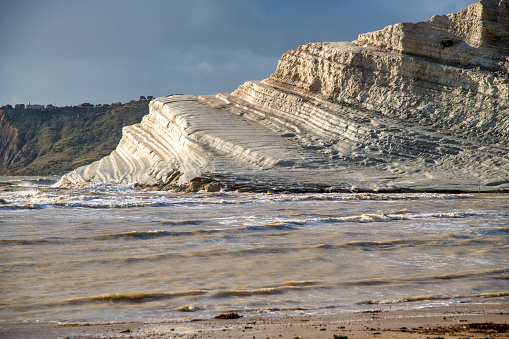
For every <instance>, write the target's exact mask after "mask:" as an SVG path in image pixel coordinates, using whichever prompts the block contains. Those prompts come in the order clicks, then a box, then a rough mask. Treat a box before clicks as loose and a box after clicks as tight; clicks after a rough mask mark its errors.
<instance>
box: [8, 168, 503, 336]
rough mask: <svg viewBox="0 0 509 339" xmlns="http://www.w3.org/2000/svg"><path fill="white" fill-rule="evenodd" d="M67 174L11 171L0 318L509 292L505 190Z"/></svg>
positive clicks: (284, 308) (257, 309)
mask: <svg viewBox="0 0 509 339" xmlns="http://www.w3.org/2000/svg"><path fill="white" fill-rule="evenodd" d="M57 181H58V178H55V177H45V178H43V177H41V178H39V177H0V329H1V327H2V326H7V325H8V326H12V325H19V326H24V324H33V323H48V324H55V323H56V324H67V323H72V324H76V323H78V324H81V323H86V324H89V323H105V322H111V323H114V322H124V321H153V322H157V321H169V320H178V319H208V318H212V317H214V316H217V315H220V314H224V313H227V312H237V313H239V314H241V315H242V316H244V317H250V316H252V317H255V316H259V315H260V314H264V315H267V316H275V317H277V316H283V315H288V314H295V315H297V314H329V313H334V312H335V313H338V312H339V313H340V312H351V311H366V310H373V311H376V310H385V309H392V310H397V309H402V310H405V309H419V308H430V307H437V306H444V305H451V304H455V303H468V302H479V301H481V302H483V303H489V302H495V300H497V302H499V301H500V300H501V299H502V300H505V302H507V300H508V299H509V195H508V194H488V193H485V194H432V193H412V194H410V193H408V194H368V193H363V194H359V193H330V194H317V193H309V194H305V193H300V194H273V193H271V192H270V191H267V192H266V193H238V192H217V193H205V192H203V193H175V192H168V191H143V190H139V189H137V188H136V187H135V186H134V185H115V184H107V183H102V184H90V185H85V186H79V187H67V188H59V187H56V186H55V184H56V183H57Z"/></svg>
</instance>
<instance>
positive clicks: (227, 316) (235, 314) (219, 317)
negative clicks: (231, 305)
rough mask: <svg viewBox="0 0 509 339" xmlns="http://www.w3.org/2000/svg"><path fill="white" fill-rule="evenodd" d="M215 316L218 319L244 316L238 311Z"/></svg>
mask: <svg viewBox="0 0 509 339" xmlns="http://www.w3.org/2000/svg"><path fill="white" fill-rule="evenodd" d="M214 318H216V319H238V318H242V316H241V315H239V314H238V313H236V312H230V313H222V314H220V315H218V316H216V317H214Z"/></svg>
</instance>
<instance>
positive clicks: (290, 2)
mask: <svg viewBox="0 0 509 339" xmlns="http://www.w3.org/2000/svg"><path fill="white" fill-rule="evenodd" d="M475 2H476V1H475V0H144V1H141V0H140V1H138V0H136V1H135V0H86V1H83V0H0V105H5V104H11V105H14V104H17V103H25V104H26V103H28V102H31V103H32V104H33V103H37V104H56V105H58V106H63V105H77V104H80V103H83V102H90V103H94V104H98V103H111V102H118V101H121V102H127V101H129V100H131V99H138V98H139V97H140V96H141V95H144V96H147V95H152V96H154V97H158V96H162V95H169V94H176V93H185V94H215V93H219V92H231V91H233V90H235V88H237V87H238V86H239V85H240V84H242V83H243V82H244V81H246V80H261V79H264V78H267V77H268V76H270V75H271V74H272V73H273V72H274V71H275V69H276V66H277V61H278V59H279V58H280V57H281V55H282V54H283V53H284V52H285V51H287V50H289V49H292V48H296V47H298V46H299V45H302V44H306V43H308V42H314V41H352V40H355V39H356V38H357V35H358V34H360V33H364V32H369V31H374V30H378V29H382V28H383V27H385V26H387V25H391V24H394V23H398V22H404V21H411V22H414V21H422V20H428V19H429V18H430V17H431V16H432V15H434V14H447V13H455V12H458V11H460V10H461V9H463V8H465V7H467V6H468V5H471V4H473V3H475Z"/></svg>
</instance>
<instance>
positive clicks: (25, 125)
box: [0, 97, 149, 175]
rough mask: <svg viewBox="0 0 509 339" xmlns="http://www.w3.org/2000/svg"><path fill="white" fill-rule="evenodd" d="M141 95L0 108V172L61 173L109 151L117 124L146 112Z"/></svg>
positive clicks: (119, 132) (136, 119) (116, 134)
mask: <svg viewBox="0 0 509 339" xmlns="http://www.w3.org/2000/svg"><path fill="white" fill-rule="evenodd" d="M148 103H149V101H148V100H147V99H146V98H145V97H140V100H138V101H135V100H132V101H130V102H129V103H125V104H121V103H115V104H111V105H97V106H94V105H92V104H89V103H85V104H81V105H79V106H71V107H51V106H50V107H47V108H44V109H25V108H22V107H20V106H18V105H17V106H16V107H17V108H12V106H10V105H7V106H3V107H2V110H0V134H2V133H1V131H2V129H1V127H3V128H4V129H3V130H4V131H14V132H13V133H9V135H10V136H11V137H10V138H9V137H8V136H7V134H8V133H7V132H4V136H1V135H0V175H62V174H65V173H67V172H69V171H72V170H73V169H75V168H77V167H79V166H82V165H86V164H89V163H91V162H93V161H95V160H99V159H101V158H102V157H104V156H106V155H108V154H110V153H111V151H113V150H114V149H115V148H116V146H117V144H118V143H119V141H120V139H121V136H122V127H124V126H128V125H132V124H135V123H138V122H140V121H141V119H142V117H143V116H144V115H146V114H148Z"/></svg>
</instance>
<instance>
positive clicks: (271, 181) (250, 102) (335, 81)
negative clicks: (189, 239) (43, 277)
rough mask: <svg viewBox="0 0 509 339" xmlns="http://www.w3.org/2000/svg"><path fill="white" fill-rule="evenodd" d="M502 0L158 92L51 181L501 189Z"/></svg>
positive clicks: (507, 129) (506, 45) (508, 7)
mask: <svg viewBox="0 0 509 339" xmlns="http://www.w3.org/2000/svg"><path fill="white" fill-rule="evenodd" d="M508 69H509V0H503V1H499V0H483V1H481V2H479V3H476V4H474V5H472V6H470V7H468V8H467V9H465V10H463V11H461V12H460V13H457V14H451V15H442V16H435V17H433V18H432V19H431V20H429V21H426V22H419V23H402V24H397V25H394V26H388V27H386V28H384V29H383V30H381V31H377V32H372V33H367V34H361V35H360V36H359V38H358V39H357V40H356V41H354V42H321V43H310V44H307V45H304V46H300V47H299V48H298V49H295V50H290V51H288V52H287V53H285V54H284V55H283V56H282V58H281V59H280V61H279V64H278V66H277V70H276V72H275V73H274V74H273V75H272V76H271V77H270V78H268V79H265V80H262V81H248V82H246V83H245V84H243V85H241V86H240V87H239V88H238V89H237V90H236V91H234V92H233V93H230V94H225V93H222V94H218V95H211V96H186V95H178V96H170V97H161V98H157V99H155V100H153V101H152V102H151V103H150V114H148V115H147V116H145V117H144V119H143V121H142V122H141V123H140V124H137V125H133V126H128V127H125V128H124V131H123V138H122V140H121V142H120V144H119V145H118V147H117V149H116V150H115V151H113V152H112V153H111V155H110V156H108V157H105V158H103V159H102V160H100V161H97V162H94V163H92V164H90V165H88V166H84V167H80V168H78V169H76V170H74V171H73V172H71V173H69V174H66V175H65V176H64V177H63V178H62V180H61V184H62V185H66V184H82V183H87V182H103V181H107V182H115V183H138V184H140V185H142V186H153V187H156V188H159V189H170V188H178V187H190V189H191V190H200V189H205V190H217V189H219V188H223V189H240V190H242V189H245V190H267V189H269V190H272V191H285V190H286V191H340V190H352V191H362V190H366V191H398V190H399V191H405V190H420V191H451V190H457V191H478V190H482V191H496V190H507V189H509V156H508V154H509V142H508V140H509V75H508Z"/></svg>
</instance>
